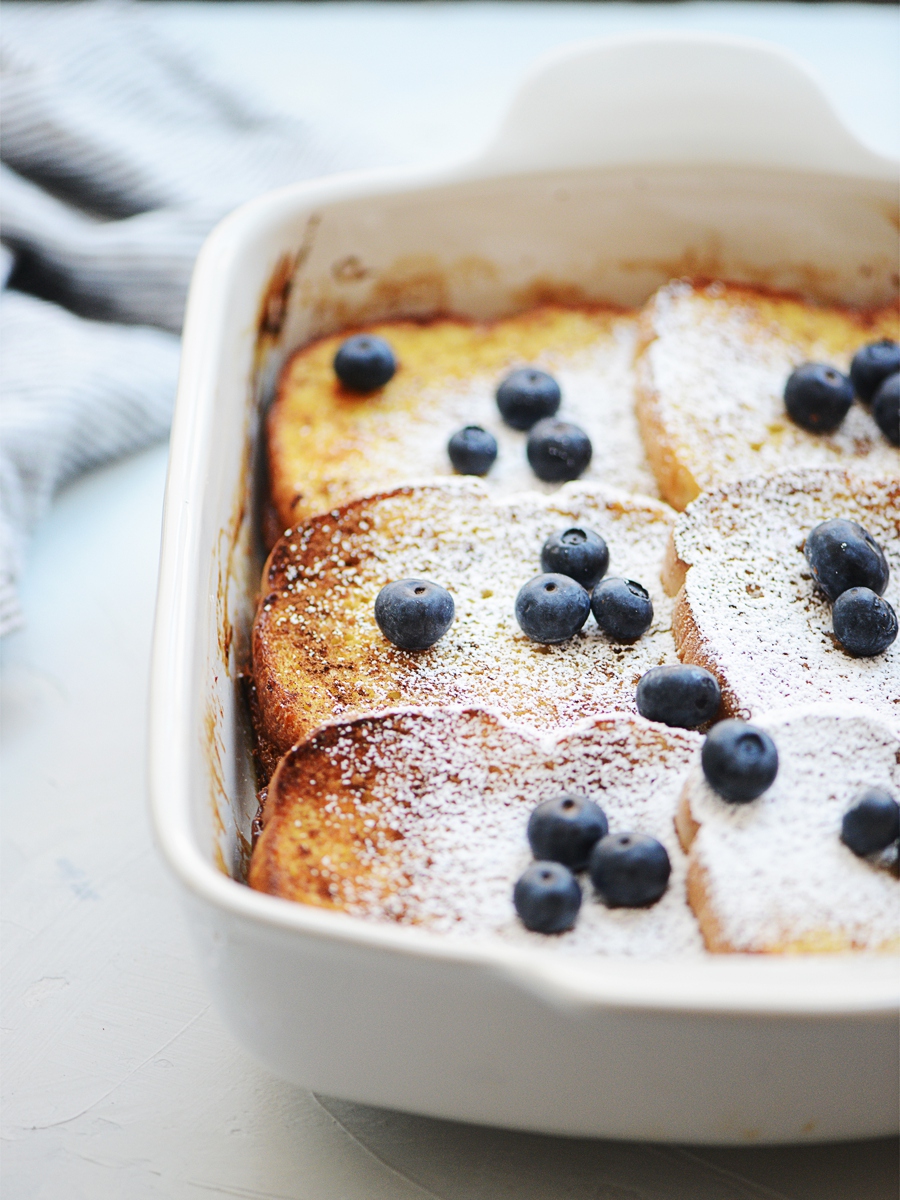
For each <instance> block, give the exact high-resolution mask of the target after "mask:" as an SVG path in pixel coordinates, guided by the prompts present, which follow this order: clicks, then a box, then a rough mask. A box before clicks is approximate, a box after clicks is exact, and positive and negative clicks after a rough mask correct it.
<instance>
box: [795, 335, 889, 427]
mask: <svg viewBox="0 0 900 1200" xmlns="http://www.w3.org/2000/svg"><path fill="white" fill-rule="evenodd" d="M854 396H857V397H858V398H859V400H860V401H861V402H862V403H863V404H865V405H866V406H869V407H871V409H872V415H873V416H874V418H875V420H876V422H877V424H878V428H879V429H880V430H881V432H882V433H883V434H884V436H885V437H886V438H887V439H888V441H889V442H892V443H893V444H894V445H895V446H900V345H898V343H897V342H894V341H892V340H891V339H890V338H882V340H881V341H880V342H870V343H869V344H868V345H866V346H863V347H862V349H861V350H858V351H857V352H856V354H855V355H854V357H853V362H852V363H851V364H850V374H849V376H847V375H844V374H843V372H841V371H838V370H837V368H836V367H832V366H829V365H828V364H827V363H813V362H808V363H803V364H802V365H801V366H799V367H797V369H796V370H795V371H793V372H791V375H790V376H789V377H788V381H787V384H786V385H785V389H784V404H785V407H786V408H787V411H788V416H789V417H790V418H791V420H792V421H794V422H795V424H797V425H800V426H801V427H802V428H803V429H808V430H809V431H810V433H834V431H835V430H836V429H837V428H838V426H839V425H840V423H841V421H843V419H844V417H846V415H847V413H848V412H849V411H850V405H851V404H852V403H853V398H854Z"/></svg>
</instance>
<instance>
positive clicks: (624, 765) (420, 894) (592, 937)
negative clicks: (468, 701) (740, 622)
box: [249, 709, 701, 955]
mask: <svg viewBox="0 0 900 1200" xmlns="http://www.w3.org/2000/svg"><path fill="white" fill-rule="evenodd" d="M700 741H701V739H700V736H699V735H698V734H696V733H690V732H688V731H686V730H681V729H667V728H666V727H665V726H661V725H655V724H653V723H651V722H649V721H645V720H643V719H642V718H641V717H631V716H624V715H619V716H610V717H605V718H599V719H597V720H595V721H594V722H592V723H586V724H585V725H584V726H583V727H580V728H578V729H576V730H573V731H570V732H569V733H567V734H565V735H563V736H560V737H558V738H547V739H543V740H538V739H537V738H535V737H532V736H529V735H527V734H523V733H521V732H520V731H518V730H515V729H513V728H511V727H510V726H509V725H507V724H506V723H504V722H503V721H502V720H501V719H500V718H498V717H497V716H495V715H494V714H492V713H488V712H484V711H480V710H477V709H467V710H466V709H463V710H460V709H437V710H431V711H430V712H421V711H406V712H395V713H386V714H381V715H379V716H372V717H362V718H359V719H357V720H355V721H351V722H340V723H337V724H333V725H329V726H326V727H324V728H322V729H320V730H318V731H317V732H315V733H314V734H312V736H311V737H310V738H309V739H308V740H307V741H305V742H304V743H302V744H301V745H300V746H298V747H296V748H295V749H294V750H292V751H291V752H290V753H289V754H287V755H286V756H285V757H284V758H283V759H282V761H281V764H280V766H279V768H278V770H277V772H276V774H275V776H274V778H273V780H272V783H271V786H270V789H269V799H268V801H267V804H266V809H265V813H264V828H263V832H262V834H261V836H260V838H259V840H258V841H257V844H256V847H255V849H254V853H253V858H252V862H251V867H250V876H249V880H250V884H251V886H252V887H254V888H257V889H259V890H260V891H266V892H271V893H272V894H274V895H276V896H282V897H284V898H286V899H290V900H299V901H302V902H303V903H306V904H312V905H316V906H318V907H324V908H329V909H337V910H340V911H343V912H346V913H350V914H353V915H356V916H364V917H367V918H370V919H374V920H381V921H387V922H397V923H400V924H411V925H418V926H420V927H423V928H426V929H432V930H436V931H440V932H442V933H447V934H451V935H456V936H460V935H464V936H470V937H471V936H483V935H495V936H501V937H504V938H507V939H511V940H514V941H520V942H528V941H531V942H534V943H539V944H542V945H544V946H547V945H552V946H553V947H554V948H558V949H563V950H569V951H572V952H591V953H600V954H611V953H613V954H615V953H624V954H638V955H671V954H684V953H688V952H698V951H700V949H701V942H700V937H699V932H698V930H697V927H696V923H695V921H694V919H693V916H692V914H691V912H690V910H689V908H688V905H687V900H686V894H685V858H684V855H683V853H682V852H681V850H680V847H679V845H678V840H677V838H676V836H675V832H674V829H673V826H672V814H673V811H674V807H675V803H676V800H677V798H678V794H679V790H680V788H681V786H682V783H683V780H684V778H685V773H686V771H687V770H688V768H689V765H690V763H691V761H692V759H693V758H694V757H695V756H696V754H697V751H698V748H699V745H700ZM564 791H569V792H576V793H579V794H583V795H590V796H592V797H593V798H594V799H595V800H596V801H597V802H598V803H599V804H601V805H602V807H603V809H604V811H605V813H606V815H607V819H608V820H609V822H610V828H611V829H613V830H615V831H618V832H625V831H627V830H633V831H638V832H643V833H649V834H651V835H652V836H654V837H656V838H658V839H659V840H661V841H662V842H663V843H664V844H665V846H666V848H667V850H668V852H669V856H670V859H671V862H672V876H671V879H670V883H669V888H668V890H667V892H666V894H665V895H664V897H663V898H662V899H661V900H660V901H659V902H658V903H657V904H656V905H654V906H653V907H652V908H651V909H645V910H630V911H623V910H621V909H620V910H607V909H605V908H604V907H603V905H602V904H600V903H599V902H598V901H596V900H594V899H593V898H592V897H590V894H589V893H590V886H589V884H586V888H585V896H584V902H583V904H582V909H581V912H580V914H579V918H578V923H577V925H576V928H575V929H573V930H571V931H570V932H569V933H566V934H564V935H562V936H560V937H556V938H552V939H547V938H546V937H544V936H543V935H541V934H534V933H528V932H527V931H526V930H525V929H524V928H522V927H521V925H520V923H519V922H518V920H517V918H516V916H515V912H514V908H513V903H512V889H513V884H514V882H515V880H516V879H517V878H518V876H519V875H520V874H521V873H522V871H523V870H524V869H525V867H526V866H527V865H528V863H529V862H530V861H531V854H530V851H529V848H528V843H527V838H526V826H527V822H528V817H529V814H530V813H531V811H532V809H533V808H534V806H535V805H536V804H538V803H540V801H541V800H544V799H547V798H549V797H550V796H554V795H558V794H559V793H560V792H564Z"/></svg>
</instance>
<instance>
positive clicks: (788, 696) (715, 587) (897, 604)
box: [675, 470, 900, 729]
mask: <svg viewBox="0 0 900 1200" xmlns="http://www.w3.org/2000/svg"><path fill="white" fill-rule="evenodd" d="M831 517H847V518H849V519H850V520H852V521H856V522H858V523H859V524H860V525H862V526H863V527H864V528H866V529H868V531H869V532H870V533H871V534H872V536H873V537H874V538H875V540H876V541H877V542H878V543H879V544H880V545H881V547H882V549H883V550H884V553H885V556H886V557H887V560H888V564H889V566H890V570H891V577H890V581H889V583H888V587H887V590H886V592H885V599H887V600H888V601H889V602H890V603H891V604H893V606H894V608H895V609H897V610H898V611H900V479H897V478H895V479H893V480H875V479H867V480H861V479H859V478H856V477H854V476H853V475H850V474H848V473H847V472H845V471H840V470H832V471H790V472H785V473H782V474H781V475H777V476H774V477H771V478H768V479H766V478H754V479H746V480H743V481H741V482H739V483H735V484H732V485H729V486H726V487H723V488H721V489H719V490H716V491H713V492H709V493H704V494H703V495H701V496H699V497H698V498H697V499H696V500H695V501H694V502H693V503H692V504H691V505H690V506H689V508H688V509H687V511H686V512H685V513H684V514H682V515H681V516H680V517H679V518H678V521H677V523H676V527H675V548H676V551H677V553H678V556H679V557H680V558H681V559H682V560H683V561H684V562H685V563H687V564H689V566H690V570H689V571H688V574H687V579H686V581H685V587H684V599H685V601H686V603H687V606H688V608H689V611H690V614H691V615H692V617H693V621H694V623H695V625H696V627H697V631H698V632H699V638H700V644H701V648H702V656H703V658H704V661H707V662H708V663H709V664H710V665H711V666H712V667H713V668H714V669H715V670H716V672H717V673H718V674H719V675H720V676H721V678H722V679H723V680H724V682H725V684H726V685H727V688H728V690H729V692H730V693H731V695H732V697H733V699H734V701H735V702H736V705H737V707H738V709H740V710H741V711H743V713H744V714H745V715H749V714H751V713H752V714H756V713H760V712H765V711H766V710H768V709H772V708H775V707H778V706H780V705H782V704H784V703H787V702H790V703H795V704H805V703H813V702H818V701H827V700H834V701H853V702H859V703H862V704H867V705H869V706H870V707H872V708H874V709H876V710H877V711H879V712H880V713H881V714H882V715H883V716H884V717H885V718H886V719H887V720H888V721H889V722H890V723H891V724H892V725H893V726H894V728H897V729H900V642H895V643H894V645H893V646H891V647H890V649H888V651H887V652H886V653H884V654H882V655H878V656H877V657H873V658H852V657H851V656H850V655H849V654H847V653H846V651H844V650H843V649H842V648H841V647H840V645H839V644H838V643H837V642H836V641H835V639H834V637H833V633H832V619H831V607H832V606H831V603H830V601H829V600H828V599H827V598H826V597H825V596H824V595H823V594H822V593H821V592H820V591H819V590H818V588H816V586H815V584H814V583H813V579H812V575H811V573H810V570H809V565H808V563H807V562H806V559H805V558H804V555H803V544H804V541H805V539H806V536H807V534H808V533H809V532H810V530H811V529H812V528H813V527H814V526H815V525H818V524H819V523H820V522H821V521H825V520H827V519H829V518H831ZM684 649H685V647H684V646H682V647H681V650H682V652H684Z"/></svg>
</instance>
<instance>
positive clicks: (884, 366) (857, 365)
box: [850, 338, 900, 404]
mask: <svg viewBox="0 0 900 1200" xmlns="http://www.w3.org/2000/svg"><path fill="white" fill-rule="evenodd" d="M897 371H900V345H898V344H897V343H896V342H895V341H893V340H892V339H891V338H882V339H881V341H880V342H869V344H868V345H867V346H863V347H862V349H860V350H857V352H856V353H855V354H854V355H853V362H852V363H851V364H850V379H851V382H852V383H853V389H854V391H855V392H856V394H857V396H859V398H860V400H862V402H863V404H871V403H872V400H873V398H874V396H875V393H876V392H877V391H878V389H879V388H880V387H881V385H882V384H883V383H884V381H885V380H886V379H887V377H888V376H889V375H894V374H895V373H896V372H897Z"/></svg>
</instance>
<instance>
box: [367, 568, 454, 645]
mask: <svg viewBox="0 0 900 1200" xmlns="http://www.w3.org/2000/svg"><path fill="white" fill-rule="evenodd" d="M455 611H456V608H455V605H454V603H453V597H452V596H451V595H450V593H449V592H448V591H447V590H446V589H445V588H442V587H441V586H440V584H437V583H430V582H429V580H427V579H398V580H397V581H396V583H389V584H387V585H386V586H385V587H383V588H382V589H381V591H380V592H379V593H378V595H377V596H376V598H375V620H376V621H377V622H378V628H379V629H380V630H381V632H382V633H383V634H384V636H385V637H386V638H387V639H388V641H390V642H393V643H394V645H395V646H399V647H400V649H401V650H427V649H428V647H429V646H433V645H434V643H435V642H436V641H438V639H439V638H442V637H443V636H444V634H445V633H446V632H447V630H448V629H449V628H450V626H451V625H452V624H453V616H454V613H455Z"/></svg>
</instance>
